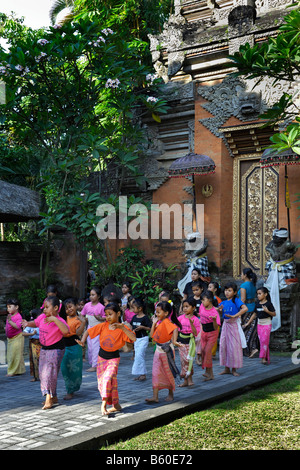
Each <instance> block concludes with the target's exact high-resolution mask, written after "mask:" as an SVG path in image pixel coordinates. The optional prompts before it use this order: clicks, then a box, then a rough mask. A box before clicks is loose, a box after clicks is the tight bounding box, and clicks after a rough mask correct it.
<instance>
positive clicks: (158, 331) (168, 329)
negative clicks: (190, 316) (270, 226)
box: [152, 318, 177, 344]
mask: <svg viewBox="0 0 300 470" xmlns="http://www.w3.org/2000/svg"><path fill="white" fill-rule="evenodd" d="M176 328H177V325H175V324H174V323H172V322H171V321H170V320H169V319H168V318H165V319H164V320H163V321H162V322H161V323H159V325H158V326H157V327H156V328H155V330H154V333H153V336H152V338H153V340H154V341H155V342H156V343H160V344H162V343H167V342H168V341H170V340H171V338H172V336H173V331H174V330H176Z"/></svg>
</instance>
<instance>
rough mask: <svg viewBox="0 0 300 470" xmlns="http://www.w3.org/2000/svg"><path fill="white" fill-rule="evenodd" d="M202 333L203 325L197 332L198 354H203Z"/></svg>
mask: <svg viewBox="0 0 300 470" xmlns="http://www.w3.org/2000/svg"><path fill="white" fill-rule="evenodd" d="M201 333H202V327H201V331H200V332H199V333H198V334H197V336H196V338H195V342H196V354H201Z"/></svg>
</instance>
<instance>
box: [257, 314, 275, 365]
mask: <svg viewBox="0 0 300 470" xmlns="http://www.w3.org/2000/svg"><path fill="white" fill-rule="evenodd" d="M271 330H272V323H270V324H269V325H259V324H258V325H257V334H258V337H259V342H260V350H259V357H261V358H262V359H266V360H267V361H268V362H270V349H269V344H270V334H271Z"/></svg>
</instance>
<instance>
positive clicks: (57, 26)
mask: <svg viewBox="0 0 300 470" xmlns="http://www.w3.org/2000/svg"><path fill="white" fill-rule="evenodd" d="M61 27H62V26H61V24H55V25H54V26H53V28H54V29H60V28H61Z"/></svg>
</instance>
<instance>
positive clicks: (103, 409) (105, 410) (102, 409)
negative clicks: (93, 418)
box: [101, 403, 108, 416]
mask: <svg viewBox="0 0 300 470" xmlns="http://www.w3.org/2000/svg"><path fill="white" fill-rule="evenodd" d="M101 413H102V416H105V415H108V411H107V409H106V403H102V405H101Z"/></svg>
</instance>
